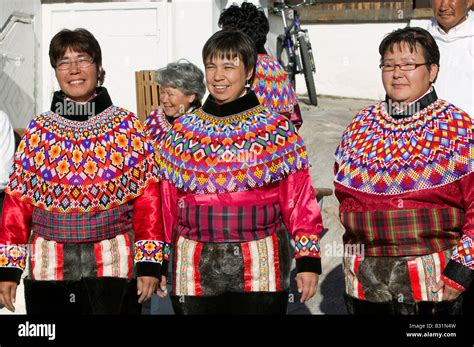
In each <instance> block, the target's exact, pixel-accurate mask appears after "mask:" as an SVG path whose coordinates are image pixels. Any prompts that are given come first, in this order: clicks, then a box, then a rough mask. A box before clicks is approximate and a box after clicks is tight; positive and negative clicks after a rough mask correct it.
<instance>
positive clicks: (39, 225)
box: [32, 203, 133, 242]
mask: <svg viewBox="0 0 474 347" xmlns="http://www.w3.org/2000/svg"><path fill="white" fill-rule="evenodd" d="M132 213H133V206H132V204H129V203H127V204H123V205H120V206H117V207H113V208H111V209H109V210H105V211H96V212H88V213H76V212H74V213H61V212H54V211H46V210H43V209H40V208H35V210H34V212H33V220H32V228H33V230H34V231H35V233H37V234H38V235H41V236H43V237H44V238H45V239H47V240H55V241H58V242H94V241H100V240H104V239H110V238H113V237H115V236H117V235H121V234H124V233H126V232H128V231H130V230H132Z"/></svg>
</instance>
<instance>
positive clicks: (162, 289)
mask: <svg viewBox="0 0 474 347" xmlns="http://www.w3.org/2000/svg"><path fill="white" fill-rule="evenodd" d="M156 295H158V296H159V297H160V298H164V297H165V296H166V295H168V289H167V288H166V276H161V282H160V283H159V284H158V286H157V288H156Z"/></svg>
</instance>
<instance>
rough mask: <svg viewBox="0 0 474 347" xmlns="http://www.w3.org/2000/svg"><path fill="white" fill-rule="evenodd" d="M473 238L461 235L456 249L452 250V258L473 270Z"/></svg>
mask: <svg viewBox="0 0 474 347" xmlns="http://www.w3.org/2000/svg"><path fill="white" fill-rule="evenodd" d="M473 256H474V240H473V239H472V238H470V237H469V236H467V235H463V236H462V239H461V240H460V241H459V244H458V245H457V247H456V249H455V250H454V252H453V255H452V257H451V258H452V259H453V260H454V261H457V262H458V263H460V264H462V265H464V266H467V267H468V268H470V269H471V270H474V259H473Z"/></svg>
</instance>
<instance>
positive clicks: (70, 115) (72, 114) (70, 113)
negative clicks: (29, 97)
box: [51, 87, 112, 122]
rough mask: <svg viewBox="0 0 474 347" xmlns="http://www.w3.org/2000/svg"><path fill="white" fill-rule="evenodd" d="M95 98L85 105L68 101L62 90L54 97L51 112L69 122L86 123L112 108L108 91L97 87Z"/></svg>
mask: <svg viewBox="0 0 474 347" xmlns="http://www.w3.org/2000/svg"><path fill="white" fill-rule="evenodd" d="M95 92H96V94H97V95H96V96H95V98H93V99H91V100H89V101H88V102H86V103H84V104H80V103H76V102H74V101H72V100H66V95H65V94H64V92H63V91H62V90H60V91H57V92H55V93H54V95H53V101H52V102H51V111H52V112H54V113H56V114H57V115H60V116H61V117H64V118H66V119H69V120H73V121H79V122H84V121H86V120H88V119H89V118H91V117H94V116H96V115H98V114H99V113H101V112H103V111H105V110H106V109H107V108H109V107H110V106H112V100H111V99H110V96H109V93H108V92H107V89H105V88H104V87H97V88H96V90H95Z"/></svg>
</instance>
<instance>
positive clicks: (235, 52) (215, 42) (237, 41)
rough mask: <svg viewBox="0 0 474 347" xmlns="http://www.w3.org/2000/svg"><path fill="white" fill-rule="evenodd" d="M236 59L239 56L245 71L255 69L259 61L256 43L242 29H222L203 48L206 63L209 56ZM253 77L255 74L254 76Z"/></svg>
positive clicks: (203, 59) (203, 57)
mask: <svg viewBox="0 0 474 347" xmlns="http://www.w3.org/2000/svg"><path fill="white" fill-rule="evenodd" d="M214 57H219V58H225V59H229V60H231V59H234V58H236V57H239V59H240V60H242V62H243V63H244V67H245V72H249V71H251V70H252V69H253V71H254V73H255V64H256V62H257V51H256V50H255V44H254V43H253V41H252V40H251V39H250V37H248V36H247V34H245V33H243V32H242V31H240V30H221V31H218V32H216V33H214V35H212V36H211V37H210V38H209V39H208V40H207V41H206V43H205V44H204V47H203V49H202V61H203V63H204V65H206V60H207V59H208V58H211V59H212V58H214ZM252 77H253V76H252Z"/></svg>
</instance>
